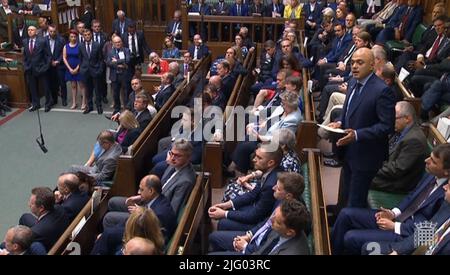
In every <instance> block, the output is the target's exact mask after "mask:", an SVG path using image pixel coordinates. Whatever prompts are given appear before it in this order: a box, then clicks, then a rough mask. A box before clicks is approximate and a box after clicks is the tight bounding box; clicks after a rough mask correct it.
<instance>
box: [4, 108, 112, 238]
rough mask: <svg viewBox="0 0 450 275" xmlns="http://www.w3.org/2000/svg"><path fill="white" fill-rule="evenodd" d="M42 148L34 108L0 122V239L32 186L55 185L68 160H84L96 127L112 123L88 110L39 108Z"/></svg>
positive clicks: (16, 217) (22, 209)
mask: <svg viewBox="0 0 450 275" xmlns="http://www.w3.org/2000/svg"><path fill="white" fill-rule="evenodd" d="M40 115H41V120H42V125H43V133H44V140H45V144H46V147H47V149H48V153H47V154H44V153H43V152H42V151H41V150H40V148H39V146H38V144H37V143H36V141H35V140H36V138H37V137H38V136H39V126H38V120H37V115H36V113H29V112H27V111H26V112H24V113H22V114H20V115H19V116H17V117H15V118H14V119H12V120H11V121H9V122H8V123H6V124H4V125H2V126H0V158H1V165H0V240H3V237H4V234H5V233H6V230H7V229H8V228H9V227H10V226H13V225H16V224H17V223H18V220H19V217H20V215H21V214H22V213H24V212H29V211H28V210H29V208H28V199H29V197H30V194H31V193H30V192H31V189H32V188H33V187H36V186H48V187H50V188H52V189H53V188H54V187H56V180H57V178H58V175H59V174H60V173H61V172H64V171H65V170H67V169H68V168H69V167H70V165H72V164H84V163H85V161H86V160H87V159H88V157H89V154H90V152H91V150H92V146H93V144H94V143H95V139H96V137H97V135H98V133H99V132H100V131H101V130H103V129H109V128H115V127H116V123H114V122H111V121H109V120H107V119H106V118H105V117H104V116H103V115H102V116H100V115H97V113H96V112H92V113H91V114H89V115H83V114H81V113H75V112H57V111H52V112H50V113H44V112H42V111H41V112H40Z"/></svg>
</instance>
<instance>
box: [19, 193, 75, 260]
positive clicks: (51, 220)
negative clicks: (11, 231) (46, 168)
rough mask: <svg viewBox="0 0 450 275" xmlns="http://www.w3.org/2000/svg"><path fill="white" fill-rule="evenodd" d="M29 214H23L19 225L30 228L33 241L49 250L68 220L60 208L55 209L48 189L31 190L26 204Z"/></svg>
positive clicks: (51, 194) (53, 197) (52, 197)
mask: <svg viewBox="0 0 450 275" xmlns="http://www.w3.org/2000/svg"><path fill="white" fill-rule="evenodd" d="M28 206H29V207H30V210H31V213H26V214H23V215H22V217H20V220H19V224H20V225H26V226H28V227H30V228H31V230H32V231H33V235H34V241H36V242H41V243H42V244H43V245H44V246H45V248H46V249H47V251H48V250H50V249H51V248H52V246H53V245H54V244H55V243H56V241H57V240H58V238H59V237H60V236H61V234H62V233H63V232H64V230H66V228H67V226H68V225H69V219H68V218H67V217H66V215H65V213H64V209H62V208H61V207H55V196H54V195H53V192H52V190H50V188H48V187H35V188H33V189H32V190H31V197H30V201H29V202H28Z"/></svg>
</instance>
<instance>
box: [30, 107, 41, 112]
mask: <svg viewBox="0 0 450 275" xmlns="http://www.w3.org/2000/svg"><path fill="white" fill-rule="evenodd" d="M39 108H41V107H40V106H31V107H30V108H28V111H29V112H34V111H36V110H38V109H39Z"/></svg>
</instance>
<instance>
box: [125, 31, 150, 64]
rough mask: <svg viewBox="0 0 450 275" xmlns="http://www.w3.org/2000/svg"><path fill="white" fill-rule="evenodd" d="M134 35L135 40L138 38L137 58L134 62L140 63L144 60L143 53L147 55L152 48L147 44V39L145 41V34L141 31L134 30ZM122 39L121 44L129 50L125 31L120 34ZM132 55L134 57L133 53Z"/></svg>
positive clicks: (129, 46)
mask: <svg viewBox="0 0 450 275" xmlns="http://www.w3.org/2000/svg"><path fill="white" fill-rule="evenodd" d="M136 35H137V40H138V45H137V48H138V51H139V58H137V60H136V62H137V63H142V62H144V57H145V55H149V54H150V53H151V52H152V50H151V49H150V47H149V46H148V44H147V41H145V36H144V33H143V32H142V31H136ZM122 41H123V46H124V47H125V48H128V49H130V50H131V45H128V32H125V33H124V34H123V35H122ZM132 57H135V55H134V54H133V56H132Z"/></svg>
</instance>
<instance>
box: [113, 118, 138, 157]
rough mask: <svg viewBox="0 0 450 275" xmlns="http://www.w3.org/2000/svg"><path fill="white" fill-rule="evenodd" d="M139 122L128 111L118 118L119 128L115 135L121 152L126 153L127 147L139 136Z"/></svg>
mask: <svg viewBox="0 0 450 275" xmlns="http://www.w3.org/2000/svg"><path fill="white" fill-rule="evenodd" d="M140 133H141V132H140V130H139V122H138V121H137V120H136V117H135V116H134V114H133V113H132V112H130V111H128V110H125V111H124V112H122V113H121V114H120V116H119V128H117V133H116V134H115V139H116V141H117V143H119V144H120V145H121V146H122V152H124V153H125V152H127V150H128V146H130V145H132V144H133V143H134V141H135V140H136V139H137V138H138V137H139V135H140Z"/></svg>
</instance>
